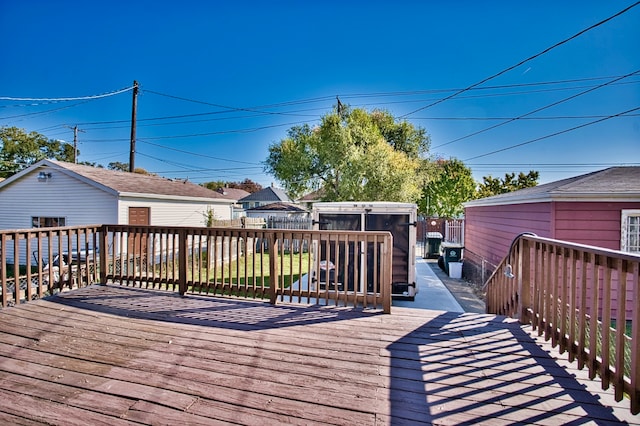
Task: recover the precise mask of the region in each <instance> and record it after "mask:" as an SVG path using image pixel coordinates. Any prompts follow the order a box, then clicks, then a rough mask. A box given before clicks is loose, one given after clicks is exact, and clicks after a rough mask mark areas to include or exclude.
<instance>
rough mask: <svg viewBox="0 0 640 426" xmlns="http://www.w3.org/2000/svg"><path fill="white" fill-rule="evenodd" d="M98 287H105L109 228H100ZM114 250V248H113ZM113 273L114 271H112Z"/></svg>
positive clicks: (106, 226)
mask: <svg viewBox="0 0 640 426" xmlns="http://www.w3.org/2000/svg"><path fill="white" fill-rule="evenodd" d="M99 248H100V251H99V256H100V285H107V258H108V257H109V226H108V225H102V226H101V227H100V247H99ZM114 250H115V247H114ZM114 273H115V271H114Z"/></svg>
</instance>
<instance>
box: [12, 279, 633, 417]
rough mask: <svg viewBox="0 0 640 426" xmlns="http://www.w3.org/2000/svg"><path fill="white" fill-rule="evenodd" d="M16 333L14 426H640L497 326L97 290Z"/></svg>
mask: <svg viewBox="0 0 640 426" xmlns="http://www.w3.org/2000/svg"><path fill="white" fill-rule="evenodd" d="M0 330H1V333H0V424H25V425H29V424H60V425H76V424H77V425H89V424H90V425H100V424H105V425H109V426H117V425H121V424H180V425H215V424H230V423H231V424H257V425H271V424H281V423H287V424H304V425H309V424H345V425H387V424H389V425H405V424H456V425H457V424H464V423H467V424H483V423H484V424H490V425H492V426H498V425H502V424H505V425H506V424H553V425H556V424H566V423H571V424H580V425H582V424H618V423H624V422H625V421H626V422H630V423H636V424H640V418H639V417H640V416H633V415H631V414H630V412H629V409H628V401H627V402H626V403H625V402H621V403H615V402H614V401H613V399H612V398H611V396H610V392H606V393H605V392H602V391H600V392H598V389H599V388H598V383H597V382H583V381H580V380H578V379H577V378H576V377H575V375H579V376H584V373H583V372H576V371H574V370H571V369H570V368H566V365H568V364H567V363H566V362H563V361H560V360H558V359H556V358H561V356H559V355H557V354H556V353H555V352H554V351H550V350H547V349H546V346H544V345H543V346H541V342H540V341H538V340H536V339H535V338H533V337H531V336H530V335H529V334H528V333H527V332H526V331H525V330H524V329H522V328H521V326H520V325H519V324H517V323H515V322H513V321H511V320H506V319H504V318H502V317H494V316H491V315H478V314H454V313H445V312H438V311H426V310H417V309H408V308H395V307H394V308H393V309H392V314H391V315H384V314H380V313H375V312H362V311H359V310H354V309H347V308H335V307H305V306H292V305H285V304H280V305H276V306H272V305H269V304H266V303H259V302H254V301H244V300H229V299H219V298H206V297H196V296H188V297H184V298H183V297H180V296H178V295H176V294H169V293H162V292H158V291H149V290H140V289H133V288H121V287H115V286H93V287H89V288H85V289H80V290H74V291H70V292H66V293H62V294H60V295H58V296H56V297H53V298H50V299H48V300H45V299H43V300H37V301H34V302H30V303H27V304H23V305H20V306H18V307H12V308H5V309H2V310H0ZM554 354H555V355H554Z"/></svg>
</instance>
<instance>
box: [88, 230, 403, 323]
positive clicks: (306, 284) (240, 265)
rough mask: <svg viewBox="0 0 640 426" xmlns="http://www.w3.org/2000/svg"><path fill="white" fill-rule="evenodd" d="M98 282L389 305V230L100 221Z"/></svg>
mask: <svg viewBox="0 0 640 426" xmlns="http://www.w3.org/2000/svg"><path fill="white" fill-rule="evenodd" d="M102 231H103V232H102V239H103V241H102V246H105V247H106V246H108V247H111V248H112V249H111V250H110V251H109V252H108V253H105V255H104V256H101V258H100V259H101V262H102V264H101V265H100V271H101V279H100V281H101V282H103V283H107V282H111V283H118V284H121V285H129V286H137V287H145V288H158V289H164V290H171V291H178V292H180V294H187V293H192V294H202V295H218V296H229V297H243V298H256V299H268V300H269V301H270V302H271V303H276V302H277V301H286V302H291V303H307V304H328V305H343V306H361V307H364V308H376V309H381V310H383V311H384V312H387V313H389V312H390V311H391V261H392V247H393V240H392V236H391V233H389V232H386V231H385V232H350V231H311V230H282V229H279V230H277V229H272V230H270V229H260V230H257V229H231V228H181V227H156V226H127V225H104V226H103V229H102Z"/></svg>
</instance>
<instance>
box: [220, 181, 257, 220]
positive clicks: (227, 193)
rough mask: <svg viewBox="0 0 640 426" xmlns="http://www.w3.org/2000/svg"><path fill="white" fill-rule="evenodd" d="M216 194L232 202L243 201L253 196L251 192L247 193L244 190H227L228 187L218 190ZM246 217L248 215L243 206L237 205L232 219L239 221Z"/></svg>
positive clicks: (234, 206)
mask: <svg viewBox="0 0 640 426" xmlns="http://www.w3.org/2000/svg"><path fill="white" fill-rule="evenodd" d="M216 192H217V193H219V194H222V195H223V196H224V197H227V198H231V199H232V200H241V199H243V198H244V197H246V196H248V195H251V193H250V192H248V191H245V190H244V189H239V188H227V187H224V188H218V190H217V191H216ZM244 216H246V214H245V212H244V208H243V207H242V204H239V203H235V204H234V205H233V210H232V213H231V219H239V218H241V217H244Z"/></svg>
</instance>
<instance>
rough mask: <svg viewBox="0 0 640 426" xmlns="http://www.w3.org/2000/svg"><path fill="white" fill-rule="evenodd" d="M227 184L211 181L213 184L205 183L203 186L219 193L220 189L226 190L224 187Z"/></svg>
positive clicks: (220, 181)
mask: <svg viewBox="0 0 640 426" xmlns="http://www.w3.org/2000/svg"><path fill="white" fill-rule="evenodd" d="M226 184H227V183H226V182H225V181H222V180H214V181H211V182H205V183H203V184H202V186H204V187H205V188H207V189H210V190H212V191H217V190H218V189H220V188H224V186H225V185H226Z"/></svg>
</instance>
